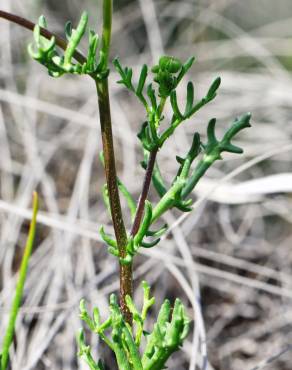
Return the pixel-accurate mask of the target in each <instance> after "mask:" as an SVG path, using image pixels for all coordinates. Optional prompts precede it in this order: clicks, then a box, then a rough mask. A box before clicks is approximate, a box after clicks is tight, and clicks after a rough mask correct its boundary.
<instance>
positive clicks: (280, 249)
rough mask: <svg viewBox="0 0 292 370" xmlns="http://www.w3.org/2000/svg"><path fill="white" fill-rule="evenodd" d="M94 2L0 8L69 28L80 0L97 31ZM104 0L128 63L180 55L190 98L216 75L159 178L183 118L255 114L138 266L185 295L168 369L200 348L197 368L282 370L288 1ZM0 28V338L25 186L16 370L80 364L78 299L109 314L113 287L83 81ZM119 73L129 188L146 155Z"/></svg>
mask: <svg viewBox="0 0 292 370" xmlns="http://www.w3.org/2000/svg"><path fill="white" fill-rule="evenodd" d="M97 3H98V1H96V0H94V1H93V0H91V1H90V0H86V1H84V2H83V3H82V4H81V2H80V1H77V0H70V1H69V0H67V1H65V0H64V1H62V2H60V1H55V0H44V1H42V0H21V1H20V0H14V1H12V0H5V1H4V0H2V1H0V4H1V9H3V10H10V11H13V12H15V13H17V14H19V15H22V16H24V17H27V18H29V19H31V20H33V21H36V20H37V18H38V16H39V15H40V14H45V15H46V17H47V19H48V23H49V24H50V25H51V26H50V28H51V29H52V30H53V31H55V32H58V33H60V34H61V33H62V32H63V24H64V22H65V21H67V20H69V19H71V20H72V21H73V22H74V21H75V22H76V21H77V20H78V19H79V16H80V13H81V11H82V10H83V8H86V9H88V10H89V11H90V16H91V18H90V22H91V24H92V26H93V27H96V24H97V20H98V19H100V16H101V12H100V11H99V12H98V11H97ZM114 5H115V10H116V11H115V15H114V28H113V49H112V56H113V57H114V56H116V55H119V56H120V58H121V60H122V62H123V64H125V65H130V66H132V67H133V68H134V71H135V70H136V71H138V69H139V67H140V64H141V61H144V60H145V59H146V60H148V61H149V62H150V63H151V62H152V63H153V64H155V63H156V62H157V59H158V58H159V56H160V55H161V54H164V53H167V54H171V55H175V56H178V57H180V58H182V59H184V58H186V57H188V56H189V55H190V54H194V55H195V56H196V57H197V63H196V65H195V67H194V68H193V69H192V72H191V73H193V76H191V78H192V80H193V81H195V82H196V85H195V87H196V92H197V96H202V95H203V92H204V91H206V89H207V87H208V86H209V85H210V82H211V81H212V80H213V79H214V78H215V77H216V76H217V75H219V76H221V77H222V85H221V88H220V90H219V94H218V97H217V99H216V100H215V101H214V102H212V103H211V104H210V105H209V106H208V107H207V109H205V110H202V111H201V112H199V114H198V115H197V116H196V118H195V119H194V120H193V121H192V122H190V125H185V126H184V128H185V130H184V131H183V130H181V131H179V132H178V133H179V135H180V136H176V137H175V139H172V140H171V141H170V142H169V144H168V145H167V146H166V147H165V148H164V149H163V151H162V152H161V154H160V161H161V167H162V166H163V167H164V168H165V169H167V170H168V173H169V179H171V178H172V177H173V175H174V174H175V171H176V167H174V160H173V153H174V152H179V153H181V154H184V153H185V148H186V147H189V144H190V141H191V138H192V137H191V133H192V132H193V128H194V126H196V127H197V129H198V131H199V132H200V133H202V134H204V132H205V128H206V124H207V122H208V121H209V119H210V118H212V117H218V119H219V122H218V128H217V129H218V130H220V125H221V127H222V131H223V130H224V127H226V124H227V123H228V122H230V121H231V119H232V118H233V117H234V116H235V115H240V114H241V113H244V112H246V111H251V112H252V114H253V120H252V124H253V128H252V129H250V130H248V131H247V132H245V133H243V134H242V135H241V137H240V142H238V144H239V145H240V146H241V147H243V148H245V153H244V155H243V156H233V155H228V156H226V158H227V159H228V160H226V161H224V164H223V163H222V164H220V163H217V164H216V165H215V166H214V168H212V169H211V170H210V172H208V177H207V178H205V179H204V180H202V181H201V182H200V185H199V186H198V187H197V190H196V197H197V202H196V206H195V209H194V211H193V212H192V213H190V214H187V215H186V216H184V217H181V218H178V217H177V215H178V214H177V213H176V212H172V213H168V214H167V215H166V217H165V220H166V221H167V222H168V223H169V224H170V225H172V231H171V233H170V234H169V235H168V237H167V238H166V239H165V240H164V241H163V243H162V247H160V248H158V249H156V250H155V251H154V250H153V251H151V250H149V251H146V252H145V254H144V255H143V256H141V257H140V258H139V260H138V262H137V266H136V268H137V269H136V274H135V279H136V280H135V284H136V285H137V286H138V284H140V282H141V280H142V279H145V280H147V281H148V282H149V283H151V284H152V285H153V286H154V292H153V293H154V295H155V296H156V297H159V296H160V297H161V301H162V300H163V299H164V298H165V297H168V298H170V299H172V298H174V297H176V296H179V297H181V298H182V299H183V300H184V302H185V303H186V304H187V305H188V308H189V315H190V316H192V317H195V325H194V328H193V332H192V334H191V335H190V336H189V338H188V340H187V341H186V344H185V346H184V348H183V351H182V352H181V353H180V354H179V355H177V356H175V357H174V359H173V360H172V363H170V364H169V365H170V366H169V367H170V369H188V368H190V369H193V370H194V369H203V368H204V359H205V358H206V354H207V356H208V365H207V367H206V369H209V370H210V369H216V370H221V369H222V370H223V369H224V370H229V369H230V370H231V369H232V370H237V369H238V370H242V369H249V370H252V369H253V370H256V369H262V368H265V369H273V370H285V369H286V370H288V369H291V348H292V347H291V344H290V343H291V329H292V327H291V319H292V310H291V298H292V290H291V273H292V271H291V267H292V254H291V237H292V229H291V222H292V217H291V210H292V202H291V194H290V193H291V192H292V175H291V168H292V167H291V151H292V141H291V134H292V126H291V111H292V103H291V96H292V78H291V76H292V75H291V71H290V69H291V68H292V39H291V36H292V27H291V24H292V4H291V1H289V0H279V1H277V2H275V1H273V0H258V1H252V0H245V1H240V0H216V1H215V0H209V1H208V0H189V1H185V0H184V1H182V0H180V1H165V0H162V1H157V0H155V1H154V0H147V1H145V0H144V1H143V0H136V1H128V0H127V1H126V0H122V1H120V0H119V1H118V0H116V1H115V2H114ZM0 29H1V32H0V84H1V85H0V142H1V145H0V228H1V240H0V243H1V246H0V288H1V292H0V307H1V315H0V317H1V319H0V332H3V331H4V327H5V326H6V324H7V315H6V313H7V310H8V309H9V306H10V300H11V299H12V294H11V293H12V291H13V288H14V285H15V281H16V279H15V272H16V271H17V270H18V268H19V262H20V257H21V254H22V251H23V246H24V243H25V239H26V234H27V230H28V221H27V220H28V218H29V217H30V212H29V207H30V201H31V194H32V192H33V190H34V189H37V190H38V192H39V193H40V210H41V211H40V216H39V226H38V233H37V238H38V239H37V248H36V249H35V251H34V253H33V256H32V259H31V264H30V269H29V275H28V280H27V282H26V286H25V299H24V302H23V307H22V309H21V313H20V318H19V320H18V323H17V336H16V338H15V345H16V348H17V351H16V352H15V353H14V354H13V356H12V359H11V360H12V369H13V370H18V369H22V370H23V369H25V370H29V369H38V370H43V369H64V370H69V369H70V370H72V369H75V368H80V369H85V365H84V364H82V363H77V360H76V344H75V334H76V332H77V330H78V328H79V327H80V326H81V322H80V319H79V318H78V305H79V300H80V299H81V297H84V298H85V299H86V300H87V301H88V302H89V305H92V306H93V305H96V304H98V306H99V307H100V308H101V311H102V309H103V307H104V309H103V311H102V314H105V307H106V302H107V297H108V294H109V293H111V292H113V291H115V290H116V289H117V287H118V282H117V280H116V275H115V272H116V270H117V266H116V264H115V261H114V259H113V258H112V257H111V256H108V255H107V253H106V251H105V248H104V247H103V244H102V243H101V241H100V237H99V235H98V232H97V231H98V229H99V226H100V225H101V224H105V225H106V224H107V223H108V222H109V219H108V216H107V213H106V210H105V207H104V205H103V202H102V198H101V187H102V184H103V183H104V177H103V171H102V166H101V164H100V163H99V160H98V153H99V151H100V150H101V139H100V133H99V125H98V123H97V112H96V102H95V99H96V98H95V91H94V85H93V84H92V83H90V82H89V81H86V80H85V79H81V78H78V77H76V78H70V77H66V78H62V79H60V80H53V79H52V78H50V77H48V76H47V74H46V72H45V70H44V69H42V68H41V67H40V66H39V65H38V64H37V63H35V62H33V61H31V60H30V59H29V57H28V55H27V52H26V45H27V44H28V42H29V41H30V40H31V38H32V35H31V34H30V33H29V32H26V31H24V30H22V29H20V28H18V27H17V26H14V25H11V24H9V23H7V22H6V21H1V23H0ZM136 76H137V74H136ZM116 80H118V76H117V74H115V73H113V74H112V77H111V79H110V83H111V92H112V93H111V94H112V104H113V121H114V135H115V141H116V145H117V147H118V155H117V157H118V168H119V174H120V177H121V178H122V179H123V181H124V182H126V183H127V185H128V186H129V189H130V190H131V191H132V192H134V193H136V194H138V193H139V191H140V188H141V181H142V169H141V168H140V167H139V165H138V163H139V161H140V160H141V159H142V158H141V157H140V154H139V153H138V152H137V151H136V148H137V139H136V137H135V135H134V133H135V132H136V131H137V127H139V126H140V122H141V120H143V113H141V111H140V110H139V105H138V104H137V103H136V101H135V100H134V99H133V100H132V97H131V96H129V94H128V93H127V92H125V90H124V89H123V87H122V86H120V85H117V84H116V83H115V81H116ZM183 91H185V90H184V89H182V91H181V92H182V93H183ZM152 196H153V197H154V196H155V195H154V194H152ZM107 230H109V231H110V225H108V226H107ZM136 299H137V301H139V299H141V297H140V296H138V297H136ZM157 301H159V299H157ZM157 303H158V304H157V307H158V306H159V304H160V303H161V302H157ZM89 339H90V338H89ZM96 340H97V338H96V337H92V338H91V345H92V347H93V348H95V350H96V354H97V353H98V352H99V351H103V350H104V348H103V347H102V345H99V346H97V345H96ZM272 358H273V359H274V361H273V362H271V363H270V364H269V361H270V360H271V359H272Z"/></svg>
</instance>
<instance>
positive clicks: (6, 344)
mask: <svg viewBox="0 0 292 370" xmlns="http://www.w3.org/2000/svg"><path fill="white" fill-rule="evenodd" d="M37 212H38V195H37V193H36V192H35V193H34V194H33V213H32V219H31V223H30V227H29V232H28V237H27V241H26V245H25V249H24V253H23V257H22V260H21V265H20V270H19V277H18V280H17V284H16V288H15V295H14V299H13V302H12V306H11V309H10V315H9V321H8V326H7V329H6V332H5V335H4V338H3V342H2V349H1V354H0V360H1V361H0V370H6V369H7V365H8V360H9V348H10V346H11V343H12V340H13V335H14V328H15V323H16V318H17V314H18V311H19V308H20V304H21V298H22V294H23V287H24V283H25V279H26V274H27V269H28V263H29V259H30V256H31V252H32V248H33V244H34V239H35V232H36V218H37Z"/></svg>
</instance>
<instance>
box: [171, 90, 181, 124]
mask: <svg viewBox="0 0 292 370" xmlns="http://www.w3.org/2000/svg"><path fill="white" fill-rule="evenodd" d="M170 103H171V106H172V109H173V113H174V115H175V117H176V118H177V119H178V120H183V118H184V117H183V115H182V114H181V112H180V110H179V107H178V104H177V96H176V91H175V90H173V91H172V92H171V93H170Z"/></svg>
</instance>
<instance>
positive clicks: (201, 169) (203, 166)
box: [181, 158, 216, 198]
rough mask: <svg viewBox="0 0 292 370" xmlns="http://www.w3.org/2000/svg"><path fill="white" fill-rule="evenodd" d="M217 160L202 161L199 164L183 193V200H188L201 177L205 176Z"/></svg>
mask: <svg viewBox="0 0 292 370" xmlns="http://www.w3.org/2000/svg"><path fill="white" fill-rule="evenodd" d="M215 160H216V158H215V159H214V160H204V159H202V160H201V161H200V162H199V163H198V165H197V166H196V168H195V170H194V172H193V174H192V175H191V177H190V179H189V181H188V182H187V184H186V186H185V187H184V188H183V190H182V193H181V196H182V198H186V197H187V196H188V195H189V194H190V193H191V192H192V190H193V189H194V187H195V186H196V185H197V183H198V182H199V180H200V179H201V177H202V176H204V174H205V173H206V171H207V170H208V169H209V168H210V167H211V165H212V164H213V163H214V162H215Z"/></svg>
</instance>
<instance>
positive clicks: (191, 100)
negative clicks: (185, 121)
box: [185, 82, 194, 115]
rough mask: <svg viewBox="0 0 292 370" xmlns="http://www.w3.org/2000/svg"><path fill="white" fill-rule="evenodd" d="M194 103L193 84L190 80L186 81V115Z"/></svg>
mask: <svg viewBox="0 0 292 370" xmlns="http://www.w3.org/2000/svg"><path fill="white" fill-rule="evenodd" d="M193 104H194V84H193V83H192V82H189V83H188V86H187V103H186V108H185V115H187V114H188V113H189V112H190V111H191V109H192V107H193Z"/></svg>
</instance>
